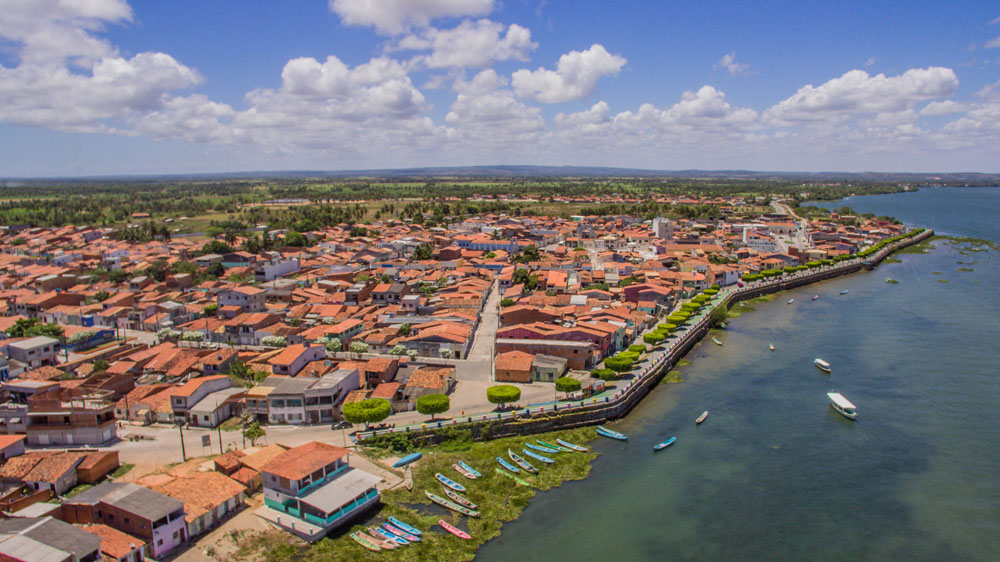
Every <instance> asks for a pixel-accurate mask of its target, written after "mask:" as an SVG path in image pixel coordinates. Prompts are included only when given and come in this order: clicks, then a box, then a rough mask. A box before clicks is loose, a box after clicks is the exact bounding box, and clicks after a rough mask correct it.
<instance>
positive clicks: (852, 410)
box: [826, 392, 858, 420]
mask: <svg viewBox="0 0 1000 562" xmlns="http://www.w3.org/2000/svg"><path fill="white" fill-rule="evenodd" d="M826 396H827V397H828V398H829V399H830V405H831V406H833V409H834V410H837V411H838V412H840V415H842V416H844V417H845V418H847V419H849V420H854V419H857V417H858V412H857V407H856V406H855V405H854V404H851V401H850V400H848V399H847V398H844V395H843V394H841V393H839V392H827V393H826Z"/></svg>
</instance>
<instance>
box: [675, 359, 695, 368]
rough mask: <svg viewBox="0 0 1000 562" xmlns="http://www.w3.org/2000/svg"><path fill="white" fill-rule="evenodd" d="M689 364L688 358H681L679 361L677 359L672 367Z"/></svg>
mask: <svg viewBox="0 0 1000 562" xmlns="http://www.w3.org/2000/svg"><path fill="white" fill-rule="evenodd" d="M690 364H691V360H690V359H681V360H680V361H678V362H677V363H675V364H674V367H675V368H676V367H687V366H688V365H690Z"/></svg>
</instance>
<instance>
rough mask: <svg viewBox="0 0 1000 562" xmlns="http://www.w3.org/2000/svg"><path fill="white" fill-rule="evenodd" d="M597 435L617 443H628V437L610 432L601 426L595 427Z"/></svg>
mask: <svg viewBox="0 0 1000 562" xmlns="http://www.w3.org/2000/svg"><path fill="white" fill-rule="evenodd" d="M597 434H598V435H601V436H604V437H610V438H611V439H617V440H619V441H628V435H625V434H624V433H618V432H617V431H613V430H610V429H608V428H606V427H604V426H603V425H599V426H597Z"/></svg>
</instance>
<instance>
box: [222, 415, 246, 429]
mask: <svg viewBox="0 0 1000 562" xmlns="http://www.w3.org/2000/svg"><path fill="white" fill-rule="evenodd" d="M242 427H243V424H242V422H241V421H240V418H239V417H238V416H234V417H231V418H229V419H228V420H226V421H224V422H222V428H221V429H222V431H239V430H240V429H241V428H242Z"/></svg>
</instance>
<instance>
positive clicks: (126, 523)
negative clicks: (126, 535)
mask: <svg viewBox="0 0 1000 562" xmlns="http://www.w3.org/2000/svg"><path fill="white" fill-rule="evenodd" d="M124 524H125V525H128V517H126V518H125V521H124Z"/></svg>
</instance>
